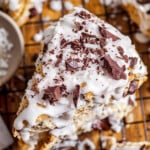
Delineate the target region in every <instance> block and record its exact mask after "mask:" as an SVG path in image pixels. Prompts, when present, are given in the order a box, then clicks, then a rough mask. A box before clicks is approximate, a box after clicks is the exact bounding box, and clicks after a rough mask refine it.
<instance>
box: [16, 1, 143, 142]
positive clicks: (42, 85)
mask: <svg viewBox="0 0 150 150" xmlns="http://www.w3.org/2000/svg"><path fill="white" fill-rule="evenodd" d="M57 2H58V1H57ZM82 12H83V14H84V13H86V14H88V15H90V19H89V18H88V19H87V18H86V19H85V18H82V17H80V15H79V14H80V13H82ZM83 17H84V16H83ZM76 22H78V23H79V24H82V26H83V27H82V28H81V29H80V30H79V31H78V33H76V32H75V31H74V30H73V29H76V28H77V25H76V24H75V23H76ZM83 22H84V23H83ZM104 26H105V29H106V30H107V31H108V32H110V33H111V34H114V35H116V36H117V37H118V38H119V39H118V40H115V41H113V40H112V38H105V40H106V45H105V46H104V48H105V49H106V50H107V51H106V52H105V53H106V55H107V54H109V55H110V56H111V58H112V59H113V60H115V61H116V62H117V64H118V65H119V66H123V65H125V68H126V70H125V71H124V73H125V75H126V77H127V78H126V79H120V80H116V79H114V78H113V77H112V76H111V75H110V74H109V73H108V72H107V71H106V70H105V69H103V68H102V67H101V66H100V65H98V66H99V67H100V69H99V71H97V64H96V63H92V62H90V61H89V62H88V64H89V66H86V68H85V69H79V70H76V71H74V72H71V71H70V70H67V66H66V61H67V59H69V58H70V57H71V58H73V59H78V58H79V59H81V60H83V59H84V58H90V59H92V60H99V59H100V57H103V56H99V55H97V54H95V53H92V52H89V53H84V52H83V53H82V52H81V49H80V50H78V53H76V54H73V52H74V51H75V50H74V48H73V46H72V45H71V46H70V45H67V46H66V47H65V48H63V47H61V46H62V45H61V43H62V39H65V40H66V41H68V42H72V41H74V40H77V39H80V37H81V35H82V34H83V33H85V32H86V33H88V34H89V35H94V37H97V38H102V34H101V33H100V31H99V30H98V28H99V27H101V28H103V27H104ZM86 29H88V31H86ZM43 45H47V49H46V50H44V52H43V53H42V52H41V53H40V54H39V58H38V59H37V61H36V67H38V65H39V64H41V63H42V64H43V65H42V72H43V74H44V77H43V76H42V75H41V74H40V73H38V72H36V73H35V74H34V75H33V77H32V79H31V80H30V81H29V83H28V87H27V90H26V92H25V96H26V99H27V100H28V102H29V104H28V107H26V108H24V109H23V110H22V112H20V114H19V115H18V116H17V118H16V119H15V122H14V128H15V129H16V130H20V132H21V133H23V134H22V139H24V141H27V142H29V143H30V141H32V140H31V138H32V135H30V134H28V133H25V132H29V131H30V130H31V128H33V127H36V126H37V125H38V123H37V122H36V119H37V117H38V116H40V115H42V114H46V115H48V116H50V117H51V120H50V121H51V123H53V124H55V126H56V128H55V129H52V128H49V132H50V133H51V134H53V135H55V136H56V137H57V138H60V137H61V138H65V137H67V138H69V139H76V138H77V135H78V132H79V131H78V126H80V124H79V125H77V124H75V122H76V121H78V116H76V115H75V114H76V113H77V111H79V109H84V108H86V106H87V105H90V106H89V107H90V108H93V110H92V115H91V118H88V116H87V117H86V118H87V120H86V121H85V120H81V128H82V130H83V132H85V131H91V130H92V124H93V123H96V122H97V121H99V120H101V119H104V118H105V117H108V118H109V121H110V124H111V126H112V129H114V130H116V131H119V130H120V122H121V119H122V118H123V117H124V116H126V115H127V114H128V112H130V111H131V110H132V108H133V106H132V107H131V106H130V105H129V99H131V100H132V101H134V95H131V96H125V97H124V96H123V94H124V93H125V91H126V88H127V85H128V84H129V82H130V79H129V76H128V74H129V72H130V73H136V74H139V75H140V76H144V75H145V74H146V67H145V66H144V65H143V63H142V62H141V60H140V58H139V56H138V54H137V52H136V51H135V50H134V49H135V48H134V46H133V45H132V44H131V41H130V39H129V38H128V37H126V36H124V35H122V34H121V33H120V32H119V31H118V30H117V29H115V28H114V27H112V26H111V25H109V24H107V23H105V22H104V21H102V20H99V19H98V18H97V17H96V16H94V15H92V14H90V13H89V12H88V11H86V10H84V9H83V8H75V11H74V12H73V13H72V14H69V15H66V16H64V17H63V18H61V19H60V21H58V22H57V23H56V24H55V25H52V26H50V27H49V28H48V29H47V30H46V31H45V32H44V41H43ZM84 46H85V48H86V49H87V48H90V49H92V50H97V49H98V51H100V50H101V48H102V46H101V45H100V44H97V43H94V44H92V43H90V44H89V43H85V44H84ZM118 46H120V47H122V48H123V50H124V54H125V55H127V56H128V57H137V64H136V65H135V66H134V68H133V69H132V70H128V67H129V66H130V62H129V61H128V62H125V60H123V59H120V58H119V57H121V56H120V54H119V52H118V50H117V47H118ZM53 50H54V51H53ZM60 54H62V59H61V61H60V62H59V64H58V66H56V65H55V64H56V62H57V60H58V59H57V57H58V55H60ZM83 65H85V64H84V63H83V61H81V62H79V63H78V67H83ZM62 78H63V79H62ZM54 79H55V80H54ZM35 80H37V83H36V84H37V89H38V92H37V91H36V90H34V89H33V83H34V81H35ZM56 81H57V82H56ZM83 82H86V86H85V87H80V94H85V93H88V92H92V93H93V99H92V100H91V103H90V104H89V102H88V101H86V100H85V99H84V98H83V97H82V96H79V97H78V101H77V106H76V107H75V105H74V102H73V91H74V89H75V87H76V85H80V84H81V83H83ZM62 84H63V85H65V86H66V91H67V92H68V93H69V94H68V95H67V96H63V95H62V96H61V97H60V98H59V100H58V101H56V102H55V104H54V105H52V104H50V102H49V101H48V100H44V98H43V96H44V94H45V90H46V89H48V87H50V86H61V85H62ZM110 85H111V86H110ZM102 95H104V97H103V98H102ZM112 97H113V99H112ZM37 103H38V104H41V105H44V106H45V107H40V106H39V105H37ZM118 112H119V113H118ZM80 115H81V116H82V113H81V114H80ZM24 120H26V121H27V122H28V126H27V127H24V125H23V121H24ZM79 121H80V120H79ZM82 124H83V125H82ZM36 134H37V133H36Z"/></svg>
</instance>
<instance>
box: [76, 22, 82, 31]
mask: <svg viewBox="0 0 150 150" xmlns="http://www.w3.org/2000/svg"><path fill="white" fill-rule="evenodd" d="M75 25H76V29H77V31H80V30H82V29H83V25H82V24H81V23H79V22H75Z"/></svg>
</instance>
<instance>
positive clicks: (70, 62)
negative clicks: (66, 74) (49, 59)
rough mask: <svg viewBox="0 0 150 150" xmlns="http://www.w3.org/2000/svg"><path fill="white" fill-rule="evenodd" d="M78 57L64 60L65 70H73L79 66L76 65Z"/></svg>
mask: <svg viewBox="0 0 150 150" xmlns="http://www.w3.org/2000/svg"><path fill="white" fill-rule="evenodd" d="M78 62H79V59H71V58H69V59H67V60H66V70H68V71H75V70H77V69H78V68H80V67H79V65H78Z"/></svg>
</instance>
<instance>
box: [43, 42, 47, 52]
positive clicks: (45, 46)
mask: <svg viewBox="0 0 150 150" xmlns="http://www.w3.org/2000/svg"><path fill="white" fill-rule="evenodd" d="M47 49H48V44H46V43H44V46H43V53H46V51H47Z"/></svg>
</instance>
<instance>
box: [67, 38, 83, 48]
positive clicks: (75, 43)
mask: <svg viewBox="0 0 150 150" xmlns="http://www.w3.org/2000/svg"><path fill="white" fill-rule="evenodd" d="M69 44H71V48H72V49H73V50H80V49H81V48H82V45H81V44H82V43H81V42H80V41H79V40H77V39H76V40H74V41H72V42H69Z"/></svg>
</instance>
